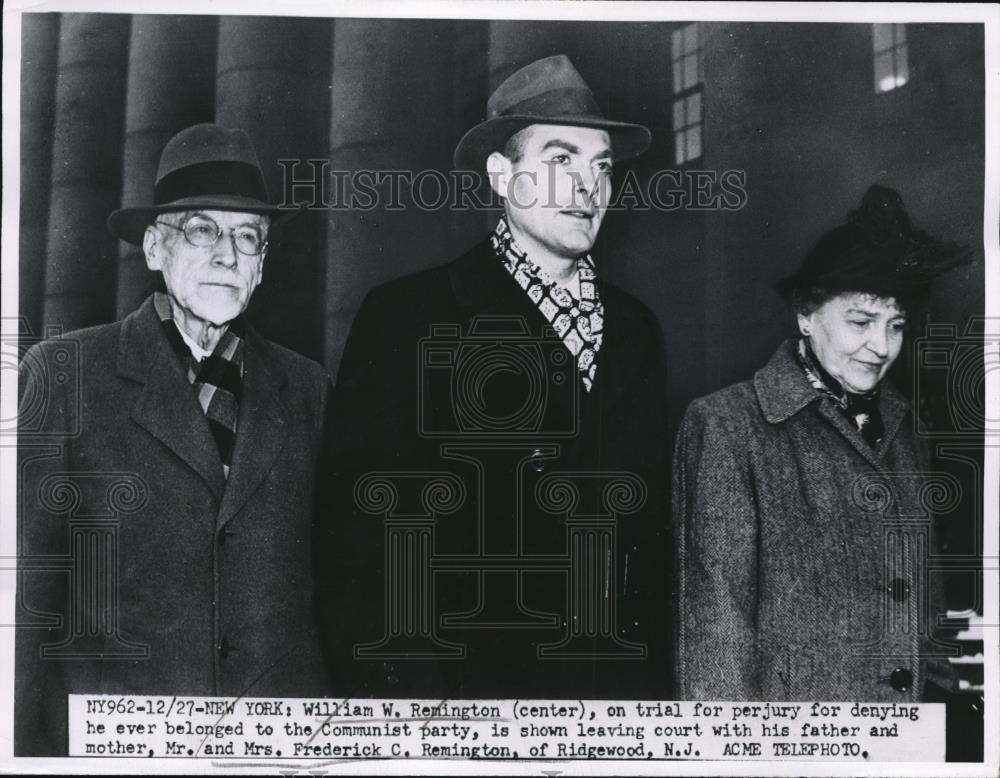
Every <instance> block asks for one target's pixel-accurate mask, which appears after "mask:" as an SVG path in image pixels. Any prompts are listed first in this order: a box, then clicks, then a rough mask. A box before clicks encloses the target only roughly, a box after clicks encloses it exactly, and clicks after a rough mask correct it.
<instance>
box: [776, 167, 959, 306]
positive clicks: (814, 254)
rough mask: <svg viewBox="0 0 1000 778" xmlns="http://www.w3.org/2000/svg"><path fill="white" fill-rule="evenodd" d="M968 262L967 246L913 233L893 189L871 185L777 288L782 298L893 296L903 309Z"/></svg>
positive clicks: (901, 203) (922, 232) (896, 193)
mask: <svg viewBox="0 0 1000 778" xmlns="http://www.w3.org/2000/svg"><path fill="white" fill-rule="evenodd" d="M970 258H971V251H970V250H969V248H968V247H967V246H964V245H961V244H958V243H954V242H951V241H943V240H939V239H937V238H935V237H933V236H931V235H929V234H927V233H926V232H924V231H923V230H918V229H914V228H913V227H912V225H911V224H910V218H909V216H908V215H907V213H906V211H905V209H904V208H903V199H902V198H901V197H900V196H899V193H898V192H897V191H896V190H894V189H890V188H889V187H886V186H871V187H869V188H868V191H867V192H865V194H864V197H863V198H862V200H861V207H859V208H857V209H856V210H853V211H851V212H850V213H849V214H848V217H847V222H846V224H842V225H840V226H838V227H834V228H833V229H832V230H830V231H829V232H827V233H826V234H824V235H823V236H822V237H821V238H820V239H819V240H818V241H817V242H816V245H814V246H813V248H812V249H811V250H810V252H809V253H808V254H807V255H806V258H805V260H804V261H803V262H802V267H800V268H799V271H798V272H797V273H795V274H794V275H791V276H789V277H787V278H784V279H782V280H781V281H779V282H778V284H777V289H778V292H779V293H780V294H781V295H782V296H783V297H784V298H785V299H786V300H790V299H792V298H793V297H794V296H796V295H797V294H802V293H810V292H813V291H814V290H815V291H819V292H825V293H828V294H840V293H842V292H862V293H867V294H874V295H877V296H879V297H893V298H896V300H897V302H899V303H900V304H901V305H903V307H905V306H906V304H907V303H912V302H915V301H917V300H920V299H922V298H924V297H926V295H927V294H928V293H929V292H930V287H931V282H932V281H933V280H934V279H935V278H936V277H937V276H939V275H941V274H942V273H944V272H946V271H947V270H950V269H952V268H954V267H956V266H958V265H961V264H965V263H967V262H968V261H969V260H970Z"/></svg>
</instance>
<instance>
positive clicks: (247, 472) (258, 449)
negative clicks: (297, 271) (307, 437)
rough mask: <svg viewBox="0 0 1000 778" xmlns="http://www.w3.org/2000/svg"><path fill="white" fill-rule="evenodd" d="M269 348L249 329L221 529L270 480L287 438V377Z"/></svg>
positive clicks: (223, 500) (221, 512) (220, 521)
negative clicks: (284, 397) (283, 392)
mask: <svg viewBox="0 0 1000 778" xmlns="http://www.w3.org/2000/svg"><path fill="white" fill-rule="evenodd" d="M269 349H270V346H269V345H268V344H267V343H266V342H265V341H264V340H263V339H261V338H260V337H259V336H258V335H256V333H254V332H253V331H252V330H250V329H249V328H248V330H247V347H246V351H245V352H244V375H243V396H242V398H241V399H240V414H239V421H238V422H237V427H236V447H235V448H234V450H233V464H232V468H231V469H230V471H229V480H228V483H227V484H226V488H225V494H224V496H223V499H222V506H221V508H220V510H219V518H218V526H219V527H222V526H223V525H224V524H225V523H226V522H228V521H229V520H230V519H231V518H232V517H233V516H235V515H236V514H237V513H239V511H240V509H241V508H243V506H244V505H246V502H247V500H248V499H249V498H250V497H251V495H252V494H253V493H254V492H255V491H256V490H257V489H258V488H259V487H260V485H261V483H263V481H264V480H265V479H266V478H267V476H268V474H269V473H270V472H271V469H272V467H273V466H274V462H275V461H276V460H277V458H278V457H279V456H280V454H281V451H282V449H283V448H284V445H285V440H286V438H287V437H288V415H287V410H286V408H285V405H284V403H283V402H282V400H281V389H282V387H283V386H284V385H285V382H286V378H285V376H284V374H283V373H281V372H280V371H279V370H278V369H277V368H276V367H274V365H276V364H277V362H276V360H272V359H268V356H269Z"/></svg>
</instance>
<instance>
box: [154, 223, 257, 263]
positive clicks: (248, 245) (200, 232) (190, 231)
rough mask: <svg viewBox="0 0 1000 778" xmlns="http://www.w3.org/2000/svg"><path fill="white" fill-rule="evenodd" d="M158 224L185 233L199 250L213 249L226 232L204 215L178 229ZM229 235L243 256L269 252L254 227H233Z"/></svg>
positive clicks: (188, 240) (188, 239)
mask: <svg viewBox="0 0 1000 778" xmlns="http://www.w3.org/2000/svg"><path fill="white" fill-rule="evenodd" d="M156 224H162V225H163V226H164V227H170V228H171V229H175V230H177V231H179V232H183V233H184V238H185V240H187V242H188V243H190V244H191V245H192V246H197V247H198V248H211V247H212V246H214V245H215V244H216V243H218V242H219V238H221V237H222V235H223V234H224V233H225V232H226V230H224V229H222V227H220V226H219V225H218V223H216V221H215V219H213V218H211V217H209V216H203V215H199V216H192V217H191V218H190V219H188V220H187V221H186V222H184V226H183V227H177V226H175V225H173V224H170V223H169V222H160V221H158V222H156ZM229 234H230V235H232V240H233V245H234V246H235V247H236V250H237V251H238V252H240V253H241V254H248V255H250V256H256V255H258V254H263V253H264V252H265V251H266V250H267V241H266V240H264V239H263V238H262V237H261V236H260V233H259V232H257V230H256V229H255V228H253V227H248V226H246V225H243V226H239V227H231V228H230V229H229Z"/></svg>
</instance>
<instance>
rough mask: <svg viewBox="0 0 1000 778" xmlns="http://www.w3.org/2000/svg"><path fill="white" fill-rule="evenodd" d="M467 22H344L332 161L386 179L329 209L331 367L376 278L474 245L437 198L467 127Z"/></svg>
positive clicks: (337, 48)
mask: <svg viewBox="0 0 1000 778" xmlns="http://www.w3.org/2000/svg"><path fill="white" fill-rule="evenodd" d="M467 24H468V23H463V22H453V21H440V20H429V19H428V20H399V19H340V20H338V21H337V25H336V29H335V33H334V47H333V91H332V98H331V99H332V104H331V121H330V135H329V157H330V161H331V165H332V168H333V169H336V170H341V171H347V172H348V173H349V174H357V173H358V172H359V171H364V172H363V173H361V175H363V176H366V177H367V178H368V183H369V185H370V186H371V185H372V184H371V182H373V181H376V182H377V181H378V180H381V182H382V183H381V184H377V183H376V184H375V187H374V188H375V189H377V192H378V195H377V197H376V198H368V200H369V201H371V200H374V202H361V200H362V198H361V197H360V194H361V193H360V192H358V194H359V198H358V199H359V203H357V204H355V206H356V207H338V208H333V209H331V210H330V211H329V218H328V224H329V227H328V232H327V241H328V245H329V270H328V275H327V295H326V297H327V309H326V334H327V343H326V364H327V367H328V368H329V369H330V371H331V372H333V373H335V372H336V370H337V368H338V366H339V364H340V356H341V353H342V351H343V345H344V341H345V340H346V338H347V332H348V329H349V327H350V325H351V321H352V320H353V318H354V314H355V313H356V312H357V309H358V306H359V305H360V303H361V300H362V298H363V297H364V295H365V293H367V291H368V290H369V289H370V288H371V287H372V286H374V285H376V284H378V283H380V282H383V281H386V280H388V279H391V278H395V277H398V276H402V275H405V274H407V273H409V272H414V271H417V270H421V269H424V268H427V267H430V266H433V265H440V264H443V263H445V262H447V261H448V260H450V259H453V258H454V257H455V256H457V255H458V254H459V253H460V252H461V251H463V250H466V249H468V248H469V245H470V244H469V234H468V233H465V232H462V231H460V230H458V229H457V228H456V220H458V219H459V216H460V214H455V213H454V212H453V211H452V209H451V207H450V198H448V197H447V194H448V192H447V191H445V197H444V198H441V197H440V196H439V194H440V192H441V189H440V185H444V186H447V187H451V178H450V171H451V156H452V151H453V150H454V147H455V144H456V143H457V142H458V139H459V137H460V135H461V133H460V132H459V131H458V129H457V128H456V127H455V126H454V108H455V107H456V105H458V106H461V105H462V103H461V101H457V98H456V88H463V87H461V86H459V85H463V84H465V82H466V78H467V75H468V71H465V72H462V68H464V67H465V66H466V65H467V64H468V63H469V62H470V60H471V61H474V60H475V57H472V56H470V54H471V53H470V52H468V51H465V52H462V50H461V47H460V46H458V45H457V42H456V39H457V35H456V31H457V30H459V29H467ZM462 25H466V26H465V27H463V26H462ZM484 102H485V100H484ZM461 110H463V111H464V110H465V109H464V108H462V109H461ZM463 131H464V130H463ZM421 173H423V179H422V180H423V181H424V184H425V186H424V188H423V197H422V199H423V203H424V207H418V206H417V204H416V203H415V202H414V198H413V197H411V188H410V186H409V184H408V183H407V182H406V180H405V179H406V178H409V179H410V180H414V181H416V177H417V176H418V175H420V174H421ZM380 176H381V179H380V178H379V177H380ZM350 195H351V189H350V187H348V191H347V197H348V199H349V198H350ZM348 206H350V203H348ZM473 218H474V217H473ZM478 232H479V229H475V230H473V233H476V234H478Z"/></svg>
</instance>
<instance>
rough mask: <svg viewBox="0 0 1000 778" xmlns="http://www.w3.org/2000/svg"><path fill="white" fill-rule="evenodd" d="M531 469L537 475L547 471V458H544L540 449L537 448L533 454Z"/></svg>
mask: <svg viewBox="0 0 1000 778" xmlns="http://www.w3.org/2000/svg"><path fill="white" fill-rule="evenodd" d="M531 469H532V470H534V471H535V472H536V473H541V472H544V470H545V458H544V457H543V456H542V450H541V449H540V448H536V449H535V450H534V451H532V452H531Z"/></svg>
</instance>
